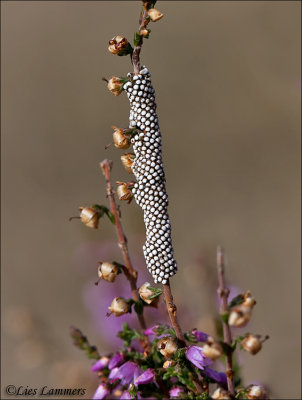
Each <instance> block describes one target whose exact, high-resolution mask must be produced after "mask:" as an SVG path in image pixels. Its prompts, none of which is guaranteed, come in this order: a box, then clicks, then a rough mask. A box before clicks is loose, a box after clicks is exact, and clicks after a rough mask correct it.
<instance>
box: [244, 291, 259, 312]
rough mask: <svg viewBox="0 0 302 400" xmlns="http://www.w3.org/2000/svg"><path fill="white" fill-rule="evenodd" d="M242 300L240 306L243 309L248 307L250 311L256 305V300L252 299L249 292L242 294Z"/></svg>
mask: <svg viewBox="0 0 302 400" xmlns="http://www.w3.org/2000/svg"><path fill="white" fill-rule="evenodd" d="M243 298H244V300H243V303H242V305H243V306H245V307H249V308H250V309H252V308H253V307H254V305H255V304H256V300H255V299H254V297H252V294H251V292H250V291H249V290H248V291H247V292H245V293H244V295H243Z"/></svg>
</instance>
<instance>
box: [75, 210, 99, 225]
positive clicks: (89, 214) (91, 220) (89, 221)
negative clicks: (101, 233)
mask: <svg viewBox="0 0 302 400" xmlns="http://www.w3.org/2000/svg"><path fill="white" fill-rule="evenodd" d="M79 210H80V218H81V221H82V222H83V224H85V225H86V226H88V227H89V228H94V229H97V228H98V226H99V212H98V210H96V209H95V208H92V207H80V208H79Z"/></svg>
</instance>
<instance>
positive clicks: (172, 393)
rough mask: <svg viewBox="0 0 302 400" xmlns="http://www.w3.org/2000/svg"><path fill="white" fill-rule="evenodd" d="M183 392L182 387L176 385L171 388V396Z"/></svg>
mask: <svg viewBox="0 0 302 400" xmlns="http://www.w3.org/2000/svg"><path fill="white" fill-rule="evenodd" d="M182 393H183V389H182V388H181V387H174V388H172V389H171V390H170V392H169V395H170V397H171V398H173V397H176V398H177V397H178V396H179V395H180V394H182Z"/></svg>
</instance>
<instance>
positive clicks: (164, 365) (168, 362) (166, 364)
mask: <svg viewBox="0 0 302 400" xmlns="http://www.w3.org/2000/svg"><path fill="white" fill-rule="evenodd" d="M174 364H175V362H174V361H172V360H166V361H165V362H164V363H163V368H164V369H167V368H170V367H173V365H174Z"/></svg>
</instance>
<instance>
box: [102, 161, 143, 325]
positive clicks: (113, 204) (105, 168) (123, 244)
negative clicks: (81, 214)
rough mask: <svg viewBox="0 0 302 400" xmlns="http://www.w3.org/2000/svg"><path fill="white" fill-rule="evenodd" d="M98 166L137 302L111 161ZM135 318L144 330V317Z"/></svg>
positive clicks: (132, 270)
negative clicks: (116, 199)
mask: <svg viewBox="0 0 302 400" xmlns="http://www.w3.org/2000/svg"><path fill="white" fill-rule="evenodd" d="M100 166H101V169H102V171H103V174H104V176H105V179H106V186H107V196H108V197H109V201H110V209H111V212H112V214H113V215H114V219H115V228H116V233H117V237H118V241H119V247H120V249H121V252H122V254H123V258H124V263H125V268H123V272H124V274H125V276H126V278H127V279H128V281H129V283H130V287H131V292H132V297H133V300H134V301H138V300H139V296H138V291H137V286H136V281H137V272H136V271H135V270H134V269H133V267H132V263H131V260H130V256H129V252H128V246H127V239H126V236H125V235H124V232H123V228H122V224H121V220H120V215H119V211H118V209H117V206H116V202H115V197H114V193H113V190H112V184H111V175H110V171H111V167H112V161H110V160H107V159H105V160H103V161H102V162H101V163H100ZM137 316H138V319H139V322H140V325H141V327H142V329H146V327H147V326H146V322H145V318H144V316H143V315H142V314H137Z"/></svg>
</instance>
